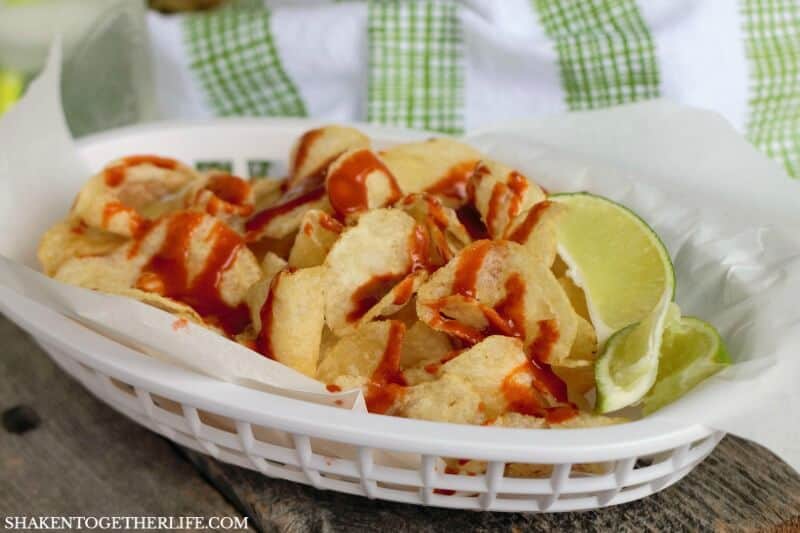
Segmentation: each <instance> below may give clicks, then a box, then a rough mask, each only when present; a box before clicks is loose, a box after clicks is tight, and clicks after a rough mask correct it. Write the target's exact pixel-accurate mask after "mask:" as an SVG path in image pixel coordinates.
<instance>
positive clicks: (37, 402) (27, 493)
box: [0, 316, 241, 517]
mask: <svg viewBox="0 0 800 533" xmlns="http://www.w3.org/2000/svg"><path fill="white" fill-rule="evenodd" d="M0 351H1V353H2V356H0V411H5V410H7V409H8V408H10V407H13V406H14V405H18V404H26V405H29V406H31V407H32V408H33V409H35V411H36V412H37V413H38V415H39V416H40V417H41V424H40V425H39V427H37V428H36V429H33V430H31V431H28V432H26V433H23V434H21V435H15V434H11V433H7V432H5V431H4V430H3V429H0V516H9V515H11V516H52V515H57V516H71V515H95V516H107V515H126V516H181V515H191V516H205V517H210V516H241V514H240V513H239V512H238V511H237V510H236V509H235V508H234V507H233V506H232V505H231V504H230V503H228V502H227V501H226V500H225V498H224V497H223V496H222V495H221V494H220V493H219V491H217V490H215V489H214V487H212V486H210V485H209V484H208V483H207V482H206V481H205V480H204V479H203V478H202V477H200V476H198V475H197V472H196V471H195V470H194V469H193V468H192V465H191V464H189V463H187V462H186V461H185V460H183V459H182V458H181V456H180V455H178V454H177V453H175V450H174V448H173V447H172V446H171V445H170V443H168V442H167V441H166V440H164V439H162V438H161V437H159V436H157V435H155V434H153V433H151V432H150V431H148V430H146V429H144V428H142V427H141V426H139V425H137V424H135V423H134V422H132V421H130V420H128V419H127V418H125V417H124V416H122V415H120V414H118V413H117V412H116V411H114V410H112V409H111V408H110V407H108V406H106V405H105V404H103V403H102V402H100V401H98V400H97V399H95V398H94V396H92V395H91V394H90V393H88V392H87V391H86V390H85V389H84V388H83V387H82V386H81V385H79V384H78V383H77V382H75V381H73V380H72V378H70V377H69V376H67V375H66V374H64V373H63V372H62V371H61V370H60V369H59V368H58V367H56V366H55V365H54V364H53V363H52V361H50V359H49V358H48V357H47V356H46V355H45V354H44V353H43V352H42V351H41V349H40V348H39V347H38V346H37V345H36V344H34V342H33V341H32V340H31V339H30V338H29V337H28V336H27V335H25V334H24V333H22V332H21V331H20V330H19V329H17V328H16V326H14V325H12V324H11V323H9V322H8V320H6V319H5V318H4V317H2V316H0Z"/></svg>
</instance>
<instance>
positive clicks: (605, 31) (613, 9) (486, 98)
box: [149, 0, 800, 179]
mask: <svg viewBox="0 0 800 533" xmlns="http://www.w3.org/2000/svg"><path fill="white" fill-rule="evenodd" d="M149 28H150V34H151V37H152V42H153V53H154V62H155V66H156V79H157V86H158V104H159V108H160V110H161V114H162V116H164V117H167V118H197V117H209V116H231V115H250V116H314V117H320V118H323V119H325V120H330V121H344V120H359V121H369V122H376V123H382V124H392V125H399V126H405V127H411V128H421V129H427V130H435V131H441V132H446V133H461V132H463V131H469V130H472V129H474V128H480V127H484V126H487V125H490V124H492V123H498V122H505V121H508V120H513V119H524V118H531V117H538V116H542V115H548V114H554V113H559V112H562V111H565V110H585V109H595V108H600V107H608V106H612V105H616V104H623V103H629V102H634V101H638V100H642V99H649V98H654V97H665V98H667V99H670V100H674V101H677V102H680V103H684V104H688V105H691V106H696V107H700V108H704V109H709V110H712V111H716V112H718V113H720V114H721V115H722V116H724V117H725V118H726V119H727V120H728V121H730V122H731V124H732V125H733V126H734V127H735V128H736V129H737V130H738V131H740V132H742V133H744V134H746V135H747V136H748V138H749V139H750V140H751V141H752V142H753V143H754V144H755V145H756V146H758V147H759V148H760V149H762V150H763V151H765V152H766V153H767V154H768V155H769V156H771V157H773V158H775V159H777V160H779V161H780V162H781V163H782V164H783V165H784V168H785V169H786V171H787V173H788V174H789V175H791V176H794V177H800V2H797V0H587V1H581V2H577V1H573V0H503V1H502V2H499V1H496V0H495V1H492V0H418V1H414V0H408V1H383V0H368V1H364V0H361V1H358V0H355V1H339V2H334V1H330V0H329V1H324V0H304V1H286V0H284V1H275V0H272V1H270V0H266V1H265V0H245V1H241V0H240V1H238V2H233V3H231V4H228V6H227V7H226V8H223V9H219V10H217V11H213V12H207V13H198V14H191V15H178V16H175V15H172V16H164V15H159V14H151V15H150V18H149ZM654 127H657V125H654ZM754 179H757V178H755V177H754Z"/></svg>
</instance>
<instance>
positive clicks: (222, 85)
mask: <svg viewBox="0 0 800 533" xmlns="http://www.w3.org/2000/svg"><path fill="white" fill-rule="evenodd" d="M183 30H184V36H185V37H186V40H187V44H188V50H189V55H190V58H191V69H192V71H193V72H194V74H195V76H196V77H197V80H198V81H199V83H200V85H201V86H202V88H203V91H204V92H205V95H206V98H207V99H208V102H209V104H210V105H211V107H212V108H213V110H214V112H215V113H216V114H217V115H222V116H231V115H248V116H305V115H306V108H305V105H304V104H303V101H302V99H301V98H300V94H299V93H298V91H297V88H296V87H295V85H294V83H293V82H292V80H290V79H289V77H288V76H287V75H286V72H284V70H283V66H282V65H281V61H280V57H279V56H278V52H277V50H276V48H275V43H274V42H273V39H272V30H271V28H270V12H269V10H267V9H266V8H264V7H263V5H262V6H258V7H256V6H255V5H251V4H250V3H248V4H242V3H240V4H234V5H232V6H231V7H229V8H226V9H221V10H218V11H215V12H211V13H198V14H195V15H190V16H188V17H186V19H185V22H184V27H183Z"/></svg>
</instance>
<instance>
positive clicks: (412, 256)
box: [347, 224, 428, 322]
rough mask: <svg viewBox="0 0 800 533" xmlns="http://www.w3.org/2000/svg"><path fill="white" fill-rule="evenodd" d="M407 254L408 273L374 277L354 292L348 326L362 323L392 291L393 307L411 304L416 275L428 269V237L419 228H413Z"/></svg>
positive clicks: (418, 226) (417, 226)
mask: <svg viewBox="0 0 800 533" xmlns="http://www.w3.org/2000/svg"><path fill="white" fill-rule="evenodd" d="M408 250H409V265H408V269H407V270H406V271H405V272H403V273H401V274H380V275H377V276H373V277H372V278H370V279H369V280H368V281H367V282H366V283H364V284H363V285H361V286H360V287H359V288H358V289H356V290H355V292H353V295H352V296H351V297H350V299H351V301H352V303H353V309H352V310H351V311H350V312H349V313H348V314H347V320H348V322H356V321H358V320H360V319H361V318H362V317H363V316H364V315H365V314H367V312H368V311H369V310H370V309H372V308H373V307H374V306H375V305H377V304H378V302H380V301H381V300H382V299H383V297H384V296H386V295H387V294H389V292H391V291H392V290H394V291H395V296H394V299H393V301H392V303H394V304H395V305H404V304H406V303H408V301H409V300H410V299H411V297H412V296H413V292H414V277H413V274H414V273H415V272H417V271H419V270H423V269H427V268H428V259H427V251H428V236H427V233H426V232H425V229H424V228H423V227H422V226H420V225H419V224H418V225H416V226H415V227H414V231H413V232H412V233H411V236H410V237H409V247H408Z"/></svg>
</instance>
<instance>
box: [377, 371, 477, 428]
mask: <svg viewBox="0 0 800 533" xmlns="http://www.w3.org/2000/svg"><path fill="white" fill-rule="evenodd" d="M480 404H481V395H480V394H479V393H478V392H477V391H476V390H475V388H474V387H473V386H472V384H471V383H470V382H469V381H468V380H466V379H463V378H461V377H458V376H455V375H446V376H442V378H441V379H438V380H436V381H431V382H427V383H420V384H418V385H414V386H413V387H408V388H407V389H405V390H404V391H403V394H402V395H401V396H400V397H399V399H398V401H397V403H396V404H395V406H394V408H393V410H392V414H396V415H398V416H405V417H408V418H416V419H419V420H430V421H433V422H452V423H454V424H480V423H481V422H483V420H484V414H483V413H482V412H481V410H480Z"/></svg>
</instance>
